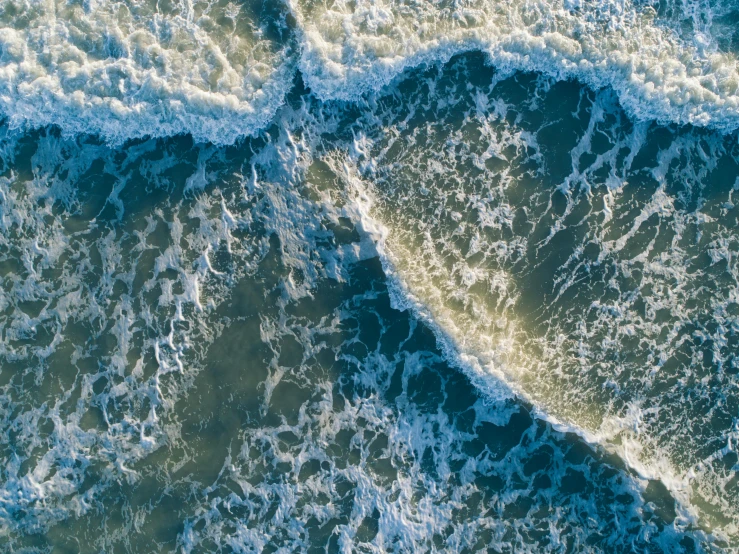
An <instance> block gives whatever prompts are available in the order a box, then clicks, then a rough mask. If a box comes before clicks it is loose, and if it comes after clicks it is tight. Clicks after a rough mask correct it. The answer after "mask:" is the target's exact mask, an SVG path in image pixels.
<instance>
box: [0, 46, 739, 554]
mask: <svg viewBox="0 0 739 554" xmlns="http://www.w3.org/2000/svg"><path fill="white" fill-rule="evenodd" d="M1 150H2V164H3V165H2V168H1V169H2V180H1V181H0V209H1V212H0V227H2V233H1V234H0V235H1V236H0V276H1V278H2V281H1V284H0V288H1V291H2V292H1V295H0V317H1V318H2V319H0V322H1V323H0V325H1V327H0V328H1V329H2V335H1V336H2V343H1V350H0V356H2V363H1V365H0V387H2V389H1V393H0V416H1V417H2V422H3V423H2V426H1V427H0V429H2V433H1V434H0V448H1V449H2V456H3V462H4V464H3V467H4V470H3V473H2V479H1V481H0V485H1V486H2V488H1V489H0V544H2V545H3V548H4V549H6V550H8V551H10V552H55V553H56V552H59V553H61V552H288V551H289V552H293V551H307V552H325V551H328V552H386V551H398V552H405V551H453V552H477V551H489V552H526V551H530V552H542V551H553V552H630V551H638V552H706V551H717V552H720V551H731V550H732V548H734V547H735V544H736V543H735V541H736V537H737V527H736V525H737V518H738V517H739V506H738V505H737V498H739V495H738V494H737V492H739V491H737V486H738V484H737V483H738V477H737V455H736V453H735V446H734V445H735V441H736V440H737V438H739V437H738V436H737V432H738V431H737V423H736V417H737V413H738V411H739V405H737V403H738V402H739V390H738V389H737V379H738V377H737V372H738V371H739V361H737V359H736V341H737V332H738V331H739V322H738V320H737V316H739V311H738V310H739V297H737V292H736V291H737V281H736V278H737V267H736V263H737V262H736V255H735V253H736V251H737V246H738V244H739V235H737V231H736V228H737V214H738V213H739V212H738V211H737V207H736V206H735V205H734V194H735V192H736V190H737V189H739V165H738V164H739V146H738V145H737V139H736V136H735V135H729V136H726V135H720V134H717V133H713V132H710V131H706V130H701V129H698V128H692V127H680V128H677V127H665V126H659V125H657V124H652V123H634V122H633V121H632V120H631V119H630V118H629V117H627V115H626V114H625V113H624V112H623V111H622V109H621V108H620V107H619V104H618V102H617V99H616V97H615V96H614V94H613V93H612V92H609V90H601V91H598V92H593V91H592V90H590V89H587V88H585V87H584V86H582V85H579V84H576V83H574V82H572V81H562V82H555V81H552V80H550V79H548V78H545V77H543V76H542V75H540V74H530V73H515V74H513V75H512V76H507V77H505V76H503V75H502V74H500V73H498V72H496V71H495V70H494V69H493V68H491V67H489V66H487V65H486V64H485V60H484V59H483V57H482V56H481V55H479V54H464V55H460V56H457V57H455V58H453V59H452V60H451V61H449V62H448V63H446V64H443V65H433V66H431V67H429V68H421V69H417V70H413V71H409V72H408V73H407V75H405V76H404V77H403V78H402V79H400V80H399V81H398V82H397V83H395V84H394V85H392V86H390V87H388V88H387V89H386V90H384V91H381V92H380V93H377V94H369V93H368V94H367V95H366V96H365V97H364V99H363V100H361V101H358V102H353V103H344V102H320V101H318V100H316V98H315V97H313V96H312V95H311V94H310V91H309V90H307V89H306V88H305V86H304V85H303V84H302V82H301V81H300V78H296V80H295V83H294V84H293V88H292V92H291V93H290V94H289V96H288V100H287V104H286V105H285V106H283V107H282V108H281V110H280V111H279V112H278V115H277V117H276V120H275V122H274V123H273V124H272V125H271V126H270V127H269V128H268V129H267V130H266V131H265V132H264V133H262V134H261V135H260V136H258V137H257V138H254V139H244V140H242V141H240V142H238V143H236V144H235V145H233V146H215V145H212V144H205V143H203V144H196V143H194V142H193V140H192V139H191V138H190V137H189V136H186V135H185V136H175V137H172V138H166V139H150V140H135V141H129V142H127V143H126V144H124V145H123V146H120V147H115V148H114V147H111V146H108V145H106V144H105V143H103V142H102V141H100V140H98V139H95V138H91V137H88V136H86V135H79V136H76V137H74V138H65V137H62V136H61V135H60V132H59V131H58V129H56V128H44V129H42V130H39V131H33V132H19V131H11V130H10V129H9V128H8V126H7V125H6V126H5V127H4V128H3V137H2V148H1Z"/></svg>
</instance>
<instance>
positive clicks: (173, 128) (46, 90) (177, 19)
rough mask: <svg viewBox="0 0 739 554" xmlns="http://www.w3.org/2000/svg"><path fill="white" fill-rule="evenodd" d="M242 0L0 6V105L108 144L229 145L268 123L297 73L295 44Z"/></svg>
mask: <svg viewBox="0 0 739 554" xmlns="http://www.w3.org/2000/svg"><path fill="white" fill-rule="evenodd" d="M259 16H260V14H256V15H254V14H250V13H247V8H239V7H238V6H236V5H235V4H228V5H225V6H222V5H216V4H210V3H209V2H204V1H196V2H184V1H183V2H176V3H172V4H171V5H169V4H168V5H167V6H164V5H161V6H160V4H159V3H157V2H135V3H128V2H110V3H107V2H106V3H103V4H100V5H94V6H92V5H90V4H86V5H81V4H79V3H68V2H65V1H58V2H55V1H51V2H44V1H33V2H26V3H9V4H6V7H5V9H0V112H1V113H3V114H4V115H5V116H6V117H7V118H8V120H9V122H10V125H11V126H12V127H42V126H46V125H58V126H59V127H61V128H62V130H63V131H64V132H65V133H66V134H68V135H71V134H77V133H92V134H97V135H100V136H102V137H103V138H104V139H106V140H107V141H109V142H110V143H113V144H119V143H122V142H123V141H125V140H127V139H131V138H138V137H143V136H152V137H163V136H170V135H176V134H182V133H189V134H191V135H192V136H193V137H194V138H195V140H197V141H208V142H212V143H215V144H230V143H233V142H234V141H235V140H236V139H237V138H239V137H243V136H247V135H253V134H255V133H257V132H258V131H259V130H261V129H262V128H263V127H264V126H265V125H266V124H267V123H268V122H269V121H270V120H271V118H272V116H273V115H274V113H275V111H276V110H277V108H278V107H279V106H280V105H281V104H282V102H283V98H284V94H285V92H286V90H287V89H288V88H289V86H290V85H291V84H292V79H293V74H294V70H293V64H292V61H291V60H292V57H291V54H290V48H289V46H283V45H280V44H278V43H277V42H276V41H275V40H272V39H270V38H269V36H268V35H269V33H268V32H266V27H267V26H268V25H270V24H274V23H275V22H265V21H261V20H260V19H259Z"/></svg>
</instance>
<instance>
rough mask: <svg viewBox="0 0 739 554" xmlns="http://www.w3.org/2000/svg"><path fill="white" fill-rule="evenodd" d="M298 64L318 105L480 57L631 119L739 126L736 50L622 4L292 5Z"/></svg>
mask: <svg viewBox="0 0 739 554" xmlns="http://www.w3.org/2000/svg"><path fill="white" fill-rule="evenodd" d="M291 6H292V9H293V11H294V13H295V14H296V17H297V19H298V21H299V23H300V32H301V37H302V39H301V40H302V43H303V44H302V52H301V58H300V69H301V71H302V72H303V76H304V79H305V81H306V83H307V84H308V86H310V88H311V90H312V91H313V92H315V93H316V94H317V95H318V96H319V97H320V98H323V99H329V98H338V99H344V100H355V99H357V98H359V97H360V96H361V95H362V94H363V93H365V92H366V91H367V90H378V89H380V88H381V87H383V86H385V85H387V84H388V83H390V82H391V81H392V80H393V79H394V78H395V77H396V76H398V75H399V74H400V73H402V72H403V71H404V70H405V69H406V68H409V67H414V66H418V65H423V64H428V63H435V62H437V61H445V60H448V59H449V58H451V57H452V56H453V55H455V54H458V53H460V52H464V51H469V50H481V51H483V52H485V53H486V54H487V55H488V56H489V59H490V62H491V63H492V64H494V65H495V66H496V67H497V68H498V69H500V70H501V71H502V72H503V73H506V72H511V71H540V72H543V73H545V74H547V75H549V76H552V77H555V78H556V79H560V80H561V79H571V78H576V79H579V80H581V81H583V82H584V83H586V84H588V85H590V86H592V87H594V88H600V87H605V86H609V87H613V89H614V90H615V91H616V93H617V94H618V97H619V100H620V101H621V104H622V105H623V106H624V107H625V108H626V109H627V111H628V112H629V113H630V114H631V115H632V116H633V117H635V118H637V119H641V120H657V121H659V122H664V123H679V124H686V123H690V124H694V125H699V126H707V127H711V128H715V129H718V130H720V131H723V132H731V131H734V130H736V129H737V128H739V66H738V65H737V60H736V57H735V56H734V55H733V54H725V53H721V52H719V51H718V50H717V49H716V48H715V47H711V48H706V47H705V46H701V45H703V44H704V42H705V37H703V38H701V37H702V35H701V36H698V35H696V37H695V39H694V40H693V38H692V37H686V38H681V37H679V36H677V35H676V34H675V33H674V32H673V31H671V30H670V29H668V28H664V27H661V26H660V25H658V24H657V23H655V21H654V15H653V13H654V12H653V11H651V8H648V7H647V8H644V7H639V6H637V5H635V4H634V3H632V2H630V1H627V0H620V1H612V2H605V3H588V4H582V5H580V4H577V5H575V4H574V3H571V2H566V3H562V2H560V1H559V0H554V1H546V0H540V1H537V2H535V3H534V4H531V3H530V2H517V1H510V2H505V3H499V2H492V1H487V0H478V1H475V2H472V3H465V4H460V5H457V4H452V3H449V4H447V3H444V2H442V3H438V4H436V3H428V2H427V3H417V4H412V5H410V4H406V3H402V2H393V1H391V0H364V1H362V0H360V1H358V2H352V3H347V2H343V1H337V2H334V3H332V4H330V5H329V6H327V7H323V4H321V5H314V4H312V3H311V4H308V3H303V2H300V1H299V0H293V1H292V2H291Z"/></svg>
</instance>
